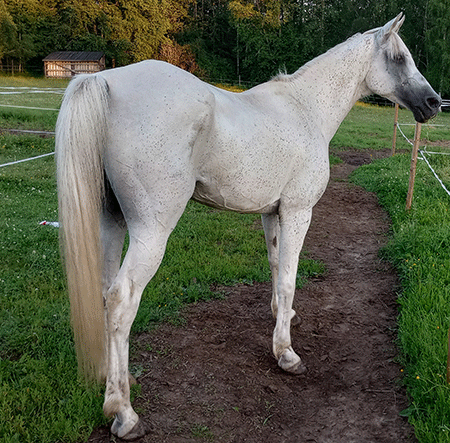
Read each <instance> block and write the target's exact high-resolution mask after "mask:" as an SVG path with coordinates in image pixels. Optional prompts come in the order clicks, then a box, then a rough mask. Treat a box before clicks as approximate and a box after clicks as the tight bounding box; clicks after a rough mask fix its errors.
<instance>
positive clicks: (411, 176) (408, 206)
mask: <svg viewBox="0 0 450 443" xmlns="http://www.w3.org/2000/svg"><path fill="white" fill-rule="evenodd" d="M421 130H422V123H419V122H417V123H416V130H415V131H414V145H413V149H412V154H411V167H410V169H409V187H408V195H407V197H406V210H407V211H409V210H410V209H411V204H412V198H413V193H414V181H415V179H416V166H417V153H418V152H419V143H420V131H421Z"/></svg>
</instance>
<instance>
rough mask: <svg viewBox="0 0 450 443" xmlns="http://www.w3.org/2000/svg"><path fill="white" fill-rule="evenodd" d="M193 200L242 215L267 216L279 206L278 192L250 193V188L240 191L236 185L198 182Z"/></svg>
mask: <svg viewBox="0 0 450 443" xmlns="http://www.w3.org/2000/svg"><path fill="white" fill-rule="evenodd" d="M192 199H193V200H195V201H197V202H199V203H203V204H204V205H207V206H211V207H213V208H218V209H225V210H229V211H235V212H241V213H248V214H250V213H257V214H266V213H272V212H275V211H276V210H277V209H278V205H279V196H278V195H277V193H276V192H274V191H273V190H272V191H269V192H268V193H264V192H255V189H253V192H249V189H248V188H245V189H239V187H237V186H236V185H232V184H228V185H226V184H223V185H221V186H218V184H211V183H209V184H206V183H204V182H201V181H198V182H197V183H196V186H195V190H194V194H193V196H192Z"/></svg>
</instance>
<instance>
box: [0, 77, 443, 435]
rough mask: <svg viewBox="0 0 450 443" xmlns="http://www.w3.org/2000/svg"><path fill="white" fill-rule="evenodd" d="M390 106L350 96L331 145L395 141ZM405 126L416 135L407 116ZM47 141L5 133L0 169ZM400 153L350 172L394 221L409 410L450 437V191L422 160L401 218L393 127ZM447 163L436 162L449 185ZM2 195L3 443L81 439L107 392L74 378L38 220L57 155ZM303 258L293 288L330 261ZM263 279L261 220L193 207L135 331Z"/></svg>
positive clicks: (0, 187) (26, 168) (19, 176)
mask: <svg viewBox="0 0 450 443" xmlns="http://www.w3.org/2000/svg"><path fill="white" fill-rule="evenodd" d="M1 86H21V87H39V88H44V87H52V88H54V87H61V83H59V85H56V84H54V83H47V80H43V79H39V80H36V79H23V78H21V77H0V87H1ZM64 86H65V85H63V86H62V87H64ZM0 92H1V88H0ZM44 97H46V98H45V99H44V102H43V101H42V100H43V98H44ZM5 100H6V99H5V96H2V95H0V104H1V103H7V104H14V105H18V106H34V107H40V106H43V107H47V108H53V107H58V106H59V103H60V100H61V96H60V95H58V94H53V95H52V94H45V95H44V94H42V95H41V94H32V95H30V96H29V95H25V94H21V95H15V96H13V95H11V96H10V97H7V100H8V101H5ZM36 100H37V101H36ZM58 100H59V101H58ZM393 113H394V111H393V108H379V107H373V106H368V105H362V104H358V105H356V106H355V107H354V108H353V109H352V111H351V112H350V114H349V115H348V117H347V118H346V120H345V121H344V122H343V124H342V126H341V128H340V129H339V131H338V133H337V134H336V136H335V137H334V139H333V140H332V143H331V147H332V151H333V152H336V151H339V150H342V149H348V148H353V149H361V148H364V149H366V148H370V149H386V148H388V149H390V148H391V146H392V132H393ZM449 120H450V115H448V114H441V115H440V116H439V117H438V118H436V119H435V120H434V121H433V122H432V123H431V124H430V125H424V126H423V128H422V137H424V138H427V139H428V140H430V141H434V142H435V141H438V140H448V139H450V136H449V132H448V129H447V128H448V127H450V121H449ZM55 121H56V113H54V112H52V111H45V112H39V111H30V110H18V109H17V110H14V112H12V111H11V108H10V109H8V108H2V107H0V128H8V127H9V128H25V129H35V130H53V129H54V122H55ZM400 122H402V123H413V118H412V115H411V113H410V112H409V111H405V110H401V111H400ZM16 125H19V126H16ZM440 125H443V126H440ZM402 129H403V131H404V132H405V133H406V135H407V136H408V137H409V138H412V137H413V131H414V128H413V126H404V127H402ZM53 149H54V141H53V140H52V139H42V138H39V137H32V136H10V135H0V165H1V164H3V163H6V162H10V161H13V160H17V159H22V158H28V157H31V156H35V155H38V154H42V153H48V152H52V151H53ZM397 149H398V150H399V151H400V152H404V154H399V155H397V156H395V157H394V158H389V159H386V160H382V161H378V162H375V163H374V164H372V165H369V166H366V167H362V168H360V169H358V170H357V172H356V173H355V174H354V181H355V182H356V183H359V184H362V185H364V186H366V187H367V188H369V189H370V190H372V191H374V192H377V193H378V195H379V196H380V202H381V203H382V204H383V205H384V207H385V208H386V210H388V212H389V213H390V215H391V218H392V238H391V242H390V244H389V246H388V247H387V248H385V250H384V251H383V254H384V256H385V257H386V258H387V259H389V260H391V261H392V262H393V263H394V264H395V266H396V267H397V269H398V270H399V274H400V277H401V282H402V292H401V294H400V296H399V302H400V308H401V316H400V323H399V345H400V348H401V350H402V357H401V358H402V364H403V367H404V377H403V378H402V382H404V383H405V384H406V385H407V387H408V390H409V393H410V396H411V406H410V407H409V408H408V409H407V410H406V411H404V414H405V415H406V416H408V417H409V419H410V420H411V422H412V423H413V424H414V425H415V427H416V433H417V435H418V437H419V441H420V442H421V443H422V442H430V443H431V442H450V436H449V431H450V417H449V415H450V404H449V400H448V399H449V398H450V395H449V394H450V392H448V387H447V384H446V383H445V361H446V349H445V347H446V334H447V330H448V325H449V317H450V313H449V309H450V308H449V298H450V294H449V287H450V286H449V284H450V254H449V252H448V250H449V248H448V244H449V243H450V238H449V235H450V234H449V233H448V232H449V230H448V225H449V219H448V217H449V215H448V208H449V206H450V203H449V202H450V200H449V198H450V197H448V196H446V194H445V193H444V192H443V191H442V189H441V188H440V187H439V186H438V185H437V182H436V180H435V179H434V178H433V177H432V176H431V174H430V173H429V171H428V170H427V167H426V165H424V163H423V162H421V161H419V164H418V172H417V179H416V190H415V196H414V201H413V208H412V210H411V211H410V213H408V214H406V213H405V211H404V205H405V199H406V188H407V183H408V171H409V159H410V157H409V155H410V154H409V152H408V151H409V149H410V146H409V144H408V143H407V142H406V141H404V140H403V138H402V137H401V136H400V135H399V136H398V141H397ZM436 149H440V148H436V147H433V150H436ZM430 150H431V149H430ZM449 151H450V150H449ZM449 160H450V159H448V158H447V157H442V158H441V157H439V158H437V157H435V156H433V157H431V158H430V162H431V163H432V164H433V165H434V166H435V167H436V168H437V170H438V172H439V174H442V176H443V179H444V181H445V182H446V183H447V186H449V187H450V177H449V176H448V175H449V173H448V171H449V170H450V169H449V166H450V164H449V163H448V161H449ZM0 201H1V207H2V211H1V212H0V222H1V223H0V230H1V234H0V441H5V442H49V443H50V442H57V441H64V442H71V441H81V440H82V439H83V438H86V437H87V436H88V435H89V433H90V432H91V430H92V428H93V427H94V426H97V425H99V424H102V423H105V421H106V419H105V418H104V417H103V414H102V409H101V406H102V401H103V393H102V388H98V387H92V388H89V389H86V388H85V386H84V385H83V383H82V382H81V381H80V380H78V379H77V374H76V361H75V355H74V351H73V345H72V337H71V332H70V324H69V323H70V320H69V305H68V300H67V297H66V289H65V283H64V278H63V273H62V270H61V265H60V258H59V250H58V231H57V229H55V228H53V227H46V226H39V222H40V221H42V220H50V221H51V220H57V202H56V189H55V179H54V160H53V157H47V158H43V159H39V160H34V161H32V162H27V163H21V164H18V165H15V166H8V167H6V168H0ZM302 258H303V260H302V261H301V265H300V268H299V284H301V281H302V280H303V279H304V278H307V277H308V276H310V275H317V274H319V273H323V272H324V271H325V270H324V269H323V265H322V264H321V263H317V262H315V261H313V260H309V259H308V257H307V255H306V256H303V257H302ZM269 278H270V274H269V269H268V264H267V259H266V250H265V245H264V236H263V231H262V229H261V225H260V221H259V217H258V216H252V215H250V216H249V215H245V216H244V215H239V214H233V213H226V212H225V213H223V212H222V213H219V212H218V211H215V210H212V209H210V208H206V207H203V206H200V205H198V204H195V203H191V204H189V205H188V208H187V210H186V212H185V214H184V215H183V217H182V219H181V220H180V223H179V224H178V226H177V228H176V230H175V231H174V233H173V234H172V236H171V238H170V241H169V244H168V248H167V253H166V256H165V258H164V261H163V264H162V265H161V268H160V270H159V271H158V273H157V275H156V276H155V278H154V279H153V281H152V282H151V284H150V285H149V287H148V288H147V289H146V291H145V293H144V296H143V300H142V303H141V306H140V309H139V312H138V316H137V318H136V321H135V324H134V326H133V331H134V333H138V332H139V331H143V330H146V329H149V328H152V327H154V326H155V325H156V324H157V323H158V322H159V321H161V320H168V321H172V322H175V323H178V324H180V325H181V326H182V320H180V318H179V316H178V312H179V311H180V309H181V308H182V306H183V305H184V304H185V303H188V302H197V301H200V300H203V299H207V298H210V297H223V294H220V293H214V292H213V291H212V290H211V287H213V285H214V284H220V285H223V284H233V283H235V282H239V281H241V282H249V283H251V282H252V281H265V280H268V279H269ZM268 302H269V301H268ZM132 370H133V368H132Z"/></svg>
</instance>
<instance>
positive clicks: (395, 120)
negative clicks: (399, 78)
mask: <svg viewBox="0 0 450 443" xmlns="http://www.w3.org/2000/svg"><path fill="white" fill-rule="evenodd" d="M398 108H399V106H398V103H396V104H395V117H394V139H393V140H392V155H395V145H396V144H397V125H398Z"/></svg>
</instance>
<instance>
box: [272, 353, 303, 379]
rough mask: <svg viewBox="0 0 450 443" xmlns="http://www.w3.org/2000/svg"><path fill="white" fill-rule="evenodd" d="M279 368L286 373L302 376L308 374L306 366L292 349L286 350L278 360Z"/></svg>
mask: <svg viewBox="0 0 450 443" xmlns="http://www.w3.org/2000/svg"><path fill="white" fill-rule="evenodd" d="M278 366H279V367H280V368H281V369H283V370H284V371H286V372H289V373H291V374H295V375H300V374H304V373H305V372H306V366H305V365H304V364H303V363H302V360H301V359H300V357H299V356H298V355H297V354H296V353H295V352H294V350H293V349H292V348H288V349H285V351H284V352H283V353H282V354H281V357H280V358H279V359H278Z"/></svg>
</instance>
